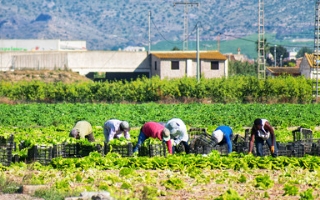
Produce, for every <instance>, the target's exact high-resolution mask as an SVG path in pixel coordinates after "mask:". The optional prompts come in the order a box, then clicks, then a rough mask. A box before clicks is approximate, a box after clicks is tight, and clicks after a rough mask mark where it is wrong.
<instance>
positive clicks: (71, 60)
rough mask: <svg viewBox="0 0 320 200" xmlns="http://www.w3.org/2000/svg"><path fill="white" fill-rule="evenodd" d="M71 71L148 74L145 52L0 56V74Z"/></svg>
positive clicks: (18, 53) (10, 53) (55, 52)
mask: <svg viewBox="0 0 320 200" xmlns="http://www.w3.org/2000/svg"><path fill="white" fill-rule="evenodd" d="M65 68H67V69H71V70H72V71H75V72H79V73H80V74H81V75H85V74H88V73H89V72H148V73H149V72H150V68H149V61H148V56H147V52H123V51H71V52H67V51H42V52H0V70H1V71H8V70H12V69H65Z"/></svg>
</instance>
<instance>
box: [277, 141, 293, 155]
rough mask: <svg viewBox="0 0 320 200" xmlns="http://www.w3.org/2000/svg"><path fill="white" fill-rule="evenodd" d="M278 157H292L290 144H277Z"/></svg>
mask: <svg viewBox="0 0 320 200" xmlns="http://www.w3.org/2000/svg"><path fill="white" fill-rule="evenodd" d="M277 148H278V156H291V150H290V149H289V148H288V143H280V142H277Z"/></svg>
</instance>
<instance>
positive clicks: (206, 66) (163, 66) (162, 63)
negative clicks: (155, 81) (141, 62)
mask: <svg viewBox="0 0 320 200" xmlns="http://www.w3.org/2000/svg"><path fill="white" fill-rule="evenodd" d="M171 61H179V70H172V69H171ZM155 62H157V64H158V66H157V68H158V70H157V71H155V70H154V68H155ZM151 69H152V70H151V74H152V76H155V75H158V76H160V78H161V79H164V78H178V77H184V76H188V77H195V76H196V75H197V61H196V60H192V59H187V60H181V59H180V60H178V59H176V60H160V59H159V58H157V57H155V56H152V67H151ZM227 72H228V61H227V60H226V61H219V70H211V61H208V60H200V74H201V75H204V77H205V78H218V77H224V76H228V73H227Z"/></svg>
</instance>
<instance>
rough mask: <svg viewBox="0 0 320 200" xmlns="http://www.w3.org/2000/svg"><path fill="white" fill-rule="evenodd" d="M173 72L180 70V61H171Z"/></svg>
mask: <svg viewBox="0 0 320 200" xmlns="http://www.w3.org/2000/svg"><path fill="white" fill-rule="evenodd" d="M171 70H179V61H171Z"/></svg>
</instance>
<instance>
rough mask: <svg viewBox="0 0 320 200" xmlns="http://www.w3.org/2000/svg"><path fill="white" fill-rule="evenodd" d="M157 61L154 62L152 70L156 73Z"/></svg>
mask: <svg viewBox="0 0 320 200" xmlns="http://www.w3.org/2000/svg"><path fill="white" fill-rule="evenodd" d="M157 64H158V63H157V61H154V70H156V71H157V68H158V66H157Z"/></svg>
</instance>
